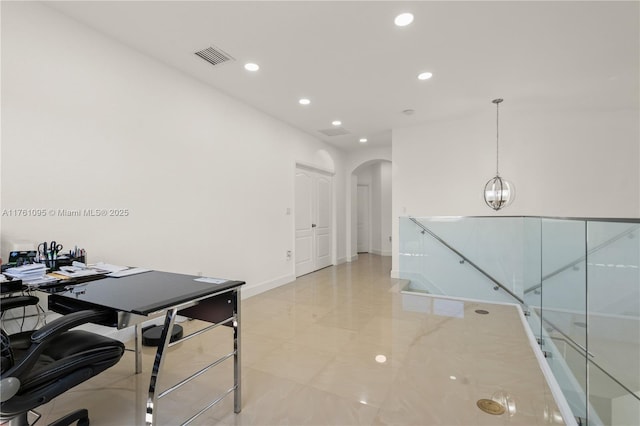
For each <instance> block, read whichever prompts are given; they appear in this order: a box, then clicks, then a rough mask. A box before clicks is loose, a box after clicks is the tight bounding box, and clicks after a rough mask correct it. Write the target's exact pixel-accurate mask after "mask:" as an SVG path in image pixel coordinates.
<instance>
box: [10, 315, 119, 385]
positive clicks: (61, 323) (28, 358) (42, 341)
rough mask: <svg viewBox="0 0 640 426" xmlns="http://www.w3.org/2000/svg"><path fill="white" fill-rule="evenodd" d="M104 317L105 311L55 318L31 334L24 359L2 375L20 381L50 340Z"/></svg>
mask: <svg viewBox="0 0 640 426" xmlns="http://www.w3.org/2000/svg"><path fill="white" fill-rule="evenodd" d="M106 315H108V312H107V311H94V310H86V311H78V312H74V313H72V314H68V315H64V316H62V317H60V318H56V319H55V320H53V321H51V322H50V323H49V324H47V325H45V326H44V327H42V328H40V329H39V330H36V331H35V332H33V334H32V335H31V346H30V347H29V349H28V350H27V352H26V354H25V355H24V357H23V358H22V359H20V360H19V361H17V362H16V363H15V365H14V366H13V367H11V368H10V369H9V370H7V371H5V372H4V373H3V374H2V375H3V376H5V377H16V378H18V379H21V378H22V377H23V375H24V374H25V373H26V372H28V371H29V370H31V368H32V367H33V365H35V363H36V362H37V361H38V358H39V357H40V354H41V353H42V351H43V350H44V349H45V348H46V347H47V345H48V344H49V341H50V340H52V339H53V338H54V337H56V336H59V335H60V334H62V333H64V332H65V331H68V330H69V329H71V328H73V327H77V326H79V325H81V324H86V323H88V322H92V321H100V320H103V319H104V317H105V316H106Z"/></svg>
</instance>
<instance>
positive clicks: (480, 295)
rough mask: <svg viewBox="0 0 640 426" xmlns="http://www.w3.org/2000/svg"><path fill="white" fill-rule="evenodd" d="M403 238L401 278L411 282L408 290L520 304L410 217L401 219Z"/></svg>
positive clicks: (400, 261)
mask: <svg viewBox="0 0 640 426" xmlns="http://www.w3.org/2000/svg"><path fill="white" fill-rule="evenodd" d="M400 236H401V242H400V247H399V268H400V271H399V276H400V278H403V279H408V280H411V283H410V286H409V290H414V291H425V292H428V293H432V294H440V295H447V296H453V297H463V298H468V299H480V300H487V301H495V302H509V303H517V301H516V300H514V298H513V297H512V296H510V295H509V294H508V293H506V292H504V291H503V290H500V289H499V287H498V286H497V285H496V284H495V283H493V282H492V281H491V280H490V279H488V278H487V277H486V276H485V275H483V274H482V273H480V272H479V271H478V270H477V269H476V268H474V267H473V266H471V265H470V264H469V263H468V262H466V261H465V260H464V259H462V258H461V257H460V256H458V255H457V254H456V253H455V252H453V251H452V250H451V249H450V248H449V247H447V246H446V245H444V244H442V243H441V242H440V241H439V240H438V239H436V238H434V237H433V236H432V235H431V234H429V233H428V232H424V229H422V228H421V227H420V226H419V225H417V224H416V223H414V222H413V221H412V220H411V218H400ZM403 238H404V241H402V239H403ZM496 288H498V290H496Z"/></svg>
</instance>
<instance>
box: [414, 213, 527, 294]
mask: <svg viewBox="0 0 640 426" xmlns="http://www.w3.org/2000/svg"><path fill="white" fill-rule="evenodd" d="M418 220H419V221H420V223H422V224H423V225H425V226H426V227H428V228H429V229H430V230H431V231H432V232H434V233H435V234H436V235H438V236H439V237H440V238H442V239H443V240H444V241H446V242H447V243H448V244H449V245H451V246H452V247H453V248H455V249H456V250H457V251H459V252H460V253H461V254H463V255H464V256H465V257H466V258H468V259H469V260H470V261H471V262H473V263H474V264H476V265H477V266H478V267H479V268H480V269H482V270H483V271H485V272H486V273H487V274H488V275H490V276H491V277H493V278H494V279H495V280H496V281H498V282H499V283H500V284H502V285H504V286H505V287H506V288H508V289H509V291H511V292H512V293H514V294H515V295H517V296H518V297H519V298H520V299H522V295H523V282H524V280H523V276H522V272H523V269H522V264H523V262H524V247H525V244H524V232H523V222H524V218H522V217H435V218H418ZM511 301H512V302H516V301H515V300H511Z"/></svg>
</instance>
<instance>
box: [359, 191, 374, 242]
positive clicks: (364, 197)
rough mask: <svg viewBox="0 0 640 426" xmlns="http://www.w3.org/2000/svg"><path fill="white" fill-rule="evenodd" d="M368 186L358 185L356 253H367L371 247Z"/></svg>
mask: <svg viewBox="0 0 640 426" xmlns="http://www.w3.org/2000/svg"><path fill="white" fill-rule="evenodd" d="M370 231H371V222H370V211H369V186H368V185H358V253H368V252H369V251H370V247H371V238H370Z"/></svg>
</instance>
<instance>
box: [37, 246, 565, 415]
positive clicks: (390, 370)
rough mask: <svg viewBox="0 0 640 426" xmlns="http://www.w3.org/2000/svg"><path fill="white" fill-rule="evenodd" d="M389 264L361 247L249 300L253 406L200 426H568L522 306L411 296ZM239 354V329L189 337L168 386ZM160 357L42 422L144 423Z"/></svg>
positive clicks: (205, 395)
mask: <svg viewBox="0 0 640 426" xmlns="http://www.w3.org/2000/svg"><path fill="white" fill-rule="evenodd" d="M390 269H391V258H389V257H380V256H375V255H368V254H361V255H360V256H359V258H358V260H357V261H356V262H352V263H346V264H341V265H339V266H335V267H329V268H325V269H323V270H320V271H317V272H314V273H312V274H309V275H306V276H303V277H300V278H298V279H297V280H296V281H295V282H293V283H290V284H287V285H285V286H282V287H279V288H276V289H274V290H271V291H268V292H265V293H262V294H260V295H257V296H254V297H251V298H248V299H245V300H243V301H242V339H241V343H242V394H243V397H242V412H241V413H239V414H234V413H233V397H232V395H229V396H227V397H226V398H225V399H224V400H223V401H222V402H221V403H220V404H218V405H217V406H215V407H213V408H211V409H210V410H208V411H207V412H206V413H205V414H203V415H202V416H201V417H199V418H198V419H196V420H195V421H194V422H193V423H192V424H196V425H361V424H364V425H543V424H562V418H561V417H559V414H558V408H557V406H556V403H555V401H554V399H553V397H552V395H551V391H550V390H549V387H548V385H547V383H546V381H545V380H544V377H543V375H542V372H541V370H540V367H539V365H538V363H537V360H536V358H535V355H534V353H533V351H532V349H531V347H530V344H529V342H528V340H527V337H526V334H525V332H524V330H523V328H522V325H521V321H520V319H519V317H518V314H517V311H516V309H515V308H514V307H512V306H507V305H493V304H487V303H477V302H462V301H457V300H449V299H441V298H432V297H424V296H411V295H409V296H407V295H403V294H401V293H400V291H399V289H400V287H401V284H402V283H401V282H400V281H399V280H396V279H392V278H390V277H389V274H390ZM477 309H484V310H487V311H489V313H488V314H485V315H481V314H477V313H476V312H475V310H477ZM181 325H182V326H183V327H185V330H189V329H190V328H192V327H196V326H198V324H197V321H185V322H183V323H182V324H181ZM128 345H129V346H131V345H132V342H128ZM231 351H232V339H231V330H229V329H228V328H226V327H220V328H217V329H215V330H213V331H211V332H208V333H206V334H205V335H203V336H200V337H199V338H195V339H191V340H189V341H187V342H185V343H183V344H181V345H176V346H175V347H173V348H171V349H170V353H169V354H168V357H167V360H166V362H165V365H164V370H163V371H164V372H165V374H164V376H162V378H161V383H160V387H161V388H162V389H164V388H165V387H167V386H169V385H171V384H173V383H174V382H175V381H176V380H177V377H182V376H184V375H186V374H188V373H192V372H195V371H197V370H198V369H199V368H201V367H202V366H204V365H206V360H208V359H211V357H213V356H215V355H216V354H217V355H219V356H221V355H224V354H226V353H229V352H231ZM154 353H155V349H154V348H145V349H144V360H143V370H144V371H143V373H142V374H138V375H136V374H134V373H133V365H134V361H133V354H132V353H131V352H127V353H126V354H125V356H124V357H123V359H122V360H121V361H120V363H119V364H118V365H116V366H115V367H113V368H111V369H110V370H108V371H106V372H104V373H102V374H101V375H99V376H97V377H95V378H93V379H91V380H89V381H88V382H86V383H84V384H82V385H80V386H78V387H76V388H74V389H73V390H71V391H69V392H67V393H66V394H64V395H62V396H60V397H58V398H57V399H56V400H54V401H52V402H50V403H48V404H46V405H44V406H42V407H40V409H39V411H40V412H41V414H43V417H44V418H43V419H41V420H40V421H39V424H46V423H47V422H50V421H53V420H55V419H57V418H58V417H61V416H62V415H64V414H65V413H67V412H69V411H71V410H72V409H75V408H79V407H84V408H88V409H89V414H90V418H91V424H92V425H93V426H99V425H114V426H128V425H143V424H144V403H145V401H146V397H147V391H148V388H147V387H148V380H149V374H150V369H151V364H152V361H153V356H154ZM232 366H233V364H232V360H227V361H225V362H224V363H223V364H221V365H220V366H219V367H216V368H215V369H214V370H212V371H211V372H208V373H206V374H204V375H202V376H200V377H199V378H198V379H196V380H195V381H193V382H191V383H189V384H187V385H185V386H184V387H183V388H181V389H180V390H179V391H177V392H174V393H172V394H170V395H169V396H167V397H165V398H163V399H162V400H161V401H160V404H159V408H158V411H157V413H158V416H159V417H158V419H159V423H160V424H162V425H176V424H180V423H181V422H182V421H184V420H186V419H187V418H189V416H190V415H191V414H192V413H193V412H196V411H198V410H199V409H200V408H202V407H203V406H205V405H206V402H207V401H209V400H211V399H212V397H213V395H216V394H218V393H220V392H223V391H225V390H226V389H228V388H229V387H230V386H231V385H232V383H233V368H232ZM163 384H164V386H163ZM492 397H494V398H497V397H502V398H505V397H508V398H509V401H510V403H511V405H510V407H512V410H509V411H507V412H506V413H504V414H502V415H491V414H487V413H484V412H482V411H481V410H480V409H478V408H477V405H476V402H477V401H478V400H479V399H483V398H487V399H491V398H492Z"/></svg>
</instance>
